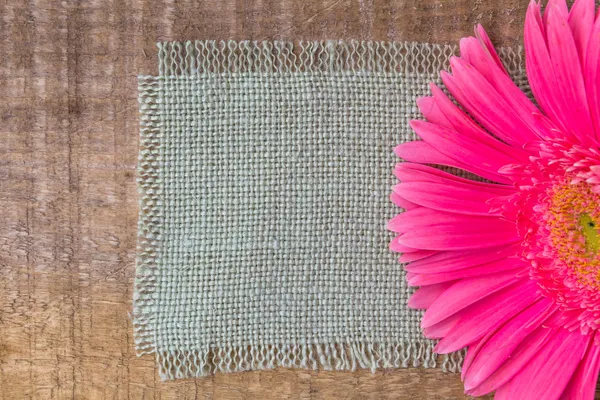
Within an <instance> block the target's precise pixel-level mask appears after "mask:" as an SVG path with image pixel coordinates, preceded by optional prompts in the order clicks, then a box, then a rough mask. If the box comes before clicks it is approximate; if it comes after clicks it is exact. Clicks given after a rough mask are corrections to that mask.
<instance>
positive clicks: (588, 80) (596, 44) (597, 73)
mask: <svg viewBox="0 0 600 400" xmlns="http://www.w3.org/2000/svg"><path fill="white" fill-rule="evenodd" d="M591 38H592V39H591V40H590V41H589V43H588V46H587V52H586V56H585V64H584V70H583V75H584V78H585V86H586V93H587V99H588V102H589V103H588V104H589V107H590V113H591V114H592V120H593V122H594V127H595V130H596V137H597V138H600V40H598V38H600V17H596V22H595V23H594V26H593V28H592V33H591Z"/></svg>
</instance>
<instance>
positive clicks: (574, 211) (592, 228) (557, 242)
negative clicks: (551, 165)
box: [546, 182, 600, 289]
mask: <svg viewBox="0 0 600 400" xmlns="http://www.w3.org/2000/svg"><path fill="white" fill-rule="evenodd" d="M550 192H551V193H550V196H549V204H548V209H547V212H546V215H547V218H546V223H547V228H548V231H549V239H550V244H551V247H553V248H554V250H555V251H554V253H555V256H557V257H558V258H559V259H560V260H561V261H562V262H564V265H565V266H566V268H567V270H568V271H569V272H570V274H569V275H571V277H572V278H575V279H576V280H577V282H578V283H579V284H581V285H584V286H587V287H589V288H594V289H600V233H599V232H598V224H597V223H596V221H599V222H600V210H599V207H598V205H599V204H600V195H598V194H596V193H593V192H592V190H591V187H590V185H588V184H587V183H584V182H581V183H577V184H571V183H569V182H565V183H562V184H557V185H555V186H554V187H553V188H552V189H551V190H550Z"/></svg>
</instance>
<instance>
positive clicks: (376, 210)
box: [134, 41, 526, 379]
mask: <svg viewBox="0 0 600 400" xmlns="http://www.w3.org/2000/svg"><path fill="white" fill-rule="evenodd" d="M455 50H456V49H455V48H454V47H449V46H439V45H430V44H414V43H369V42H331V41H328V42H306V43H298V44H296V45H293V44H291V43H283V42H263V43H256V42H187V43H161V44H159V75H158V76H141V77H140V78H139V103H140V111H141V123H140V126H141V146H140V160H139V178H138V179H139V180H138V182H139V188H140V196H141V200H140V218H139V244H138V265H137V279H136V293H135V299H134V324H135V340H136V346H137V350H138V352H139V353H141V354H143V353H156V356H157V360H158V363H159V365H160V374H161V376H162V377H163V378H164V379H173V378H185V377H192V376H204V375H207V374H211V373H214V372H216V371H222V372H230V371H243V370H251V369H265V368H274V367H277V366H285V367H299V368H325V369H355V368H370V369H372V370H375V369H377V368H389V367H408V366H424V367H433V366H436V365H441V366H443V367H444V368H446V369H449V370H452V371H455V370H457V369H458V368H459V365H460V362H461V359H462V354H460V353H459V354H455V355H451V356H445V357H443V358H440V357H437V356H436V355H435V354H434V353H433V343H432V342H430V341H428V340H425V339H423V337H422V334H421V330H420V328H419V321H420V318H421V313H420V312H417V311H414V310H409V309H407V307H406V302H407V300H408V297H409V295H410V293H411V292H412V290H411V289H410V288H408V287H407V286H406V283H405V280H404V276H403V275H404V272H403V269H402V266H401V265H400V264H399V263H398V262H397V260H396V256H395V255H394V254H392V253H391V252H390V251H389V250H388V246H389V242H390V240H391V238H392V237H393V234H391V233H389V232H388V231H387V230H386V223H387V221H388V220H389V219H390V218H391V217H392V216H393V215H394V214H396V213H397V212H398V209H396V208H395V206H394V205H393V204H392V203H391V202H390V201H389V194H390V192H391V188H392V186H393V185H394V184H395V183H396V182H395V178H394V177H393V175H392V171H393V167H394V165H395V164H396V163H397V162H398V161H399V160H398V159H397V158H396V157H395V156H394V154H393V151H392V150H393V148H394V147H395V146H396V145H397V144H399V143H401V142H404V141H407V140H413V139H414V138H415V137H414V134H413V133H412V132H411V130H410V128H409V127H408V121H409V120H411V119H414V118H419V113H418V110H417V108H416V105H415V99H416V98H417V97H419V96H422V95H426V94H428V93H429V88H428V83H429V82H430V81H436V82H437V81H438V80H439V79H438V76H439V75H438V71H439V70H441V69H444V68H446V67H447V64H448V60H449V57H450V56H451V55H452V54H454V53H455ZM502 57H503V58H504V60H505V61H506V65H507V68H508V69H509V70H510V72H511V73H512V75H513V76H514V77H515V79H516V81H517V82H518V84H519V85H521V86H522V87H523V88H526V80H525V74H524V69H523V63H522V59H521V51H520V50H518V51H513V50H510V49H505V50H503V51H502Z"/></svg>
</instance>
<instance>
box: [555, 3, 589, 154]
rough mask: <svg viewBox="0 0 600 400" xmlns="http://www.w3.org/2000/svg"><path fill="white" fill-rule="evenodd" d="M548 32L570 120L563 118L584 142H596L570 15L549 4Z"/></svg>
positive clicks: (557, 83) (562, 95)
mask: <svg viewBox="0 0 600 400" xmlns="http://www.w3.org/2000/svg"><path fill="white" fill-rule="evenodd" d="M545 14H547V15H548V23H547V25H546V31H547V36H548V49H549V50H550V57H551V59H552V65H553V69H554V73H555V76H556V79H557V81H556V87H557V88H558V90H559V91H560V94H561V97H562V99H564V102H565V103H564V104H565V105H566V106H568V108H567V109H566V110H565V111H568V113H569V114H568V119H567V120H566V121H563V123H564V125H565V126H567V127H568V128H569V129H570V130H571V132H572V133H574V134H575V135H576V136H577V137H578V138H579V140H580V141H581V143H583V144H585V145H591V144H593V143H594V141H593V140H592V139H593V138H594V128H593V125H592V120H591V117H590V111H589V108H588V101H587V96H586V93H585V84H584V80H583V72H582V67H581V62H580V61H579V60H580V59H579V54H578V52H577V46H576V44H575V39H574V38H573V34H572V32H571V28H570V27H569V23H568V21H567V19H568V14H567V13H566V11H564V10H563V9H562V7H552V6H550V7H548V8H547V10H546V12H545Z"/></svg>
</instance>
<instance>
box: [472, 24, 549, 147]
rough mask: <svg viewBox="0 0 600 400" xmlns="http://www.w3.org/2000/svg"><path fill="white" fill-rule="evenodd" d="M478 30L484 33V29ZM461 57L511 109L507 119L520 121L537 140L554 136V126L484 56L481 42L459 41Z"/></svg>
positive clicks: (503, 72)
mask: <svg viewBox="0 0 600 400" xmlns="http://www.w3.org/2000/svg"><path fill="white" fill-rule="evenodd" d="M481 29H482V30H483V28H481ZM465 56H466V57H465ZM461 57H463V58H464V59H465V60H466V61H467V62H468V63H469V64H470V65H471V66H473V67H474V68H475V69H476V70H477V71H478V72H479V73H480V74H481V75H482V76H483V77H484V78H485V80H487V81H488V82H489V83H490V84H491V85H492V86H493V88H494V89H495V90H496V91H497V92H498V95H500V97H502V99H504V101H506V103H507V104H508V105H509V106H510V110H507V112H509V113H512V114H513V115H512V117H510V118H512V119H516V120H518V119H520V120H522V121H523V123H524V124H525V125H527V126H528V127H529V129H531V131H532V132H534V133H535V134H536V135H537V136H538V137H543V138H548V137H554V136H556V134H555V133H554V132H553V131H552V130H551V129H550V128H551V127H553V125H554V124H552V123H551V121H550V120H548V119H547V118H546V117H545V116H543V115H542V114H541V113H540V111H539V110H538V109H537V107H535V106H534V105H533V103H532V102H531V100H529V98H528V97H527V96H526V95H525V93H523V92H522V91H521V89H519V88H518V87H517V85H515V83H514V82H513V81H512V80H511V79H510V77H509V76H508V75H507V74H506V71H505V70H504V68H502V67H499V66H498V64H497V63H496V62H495V61H494V59H493V58H492V57H490V56H489V54H487V51H486V49H485V47H483V45H482V43H480V41H478V40H476V39H475V38H473V37H471V38H464V39H462V40H461ZM486 95H487V93H486Z"/></svg>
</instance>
